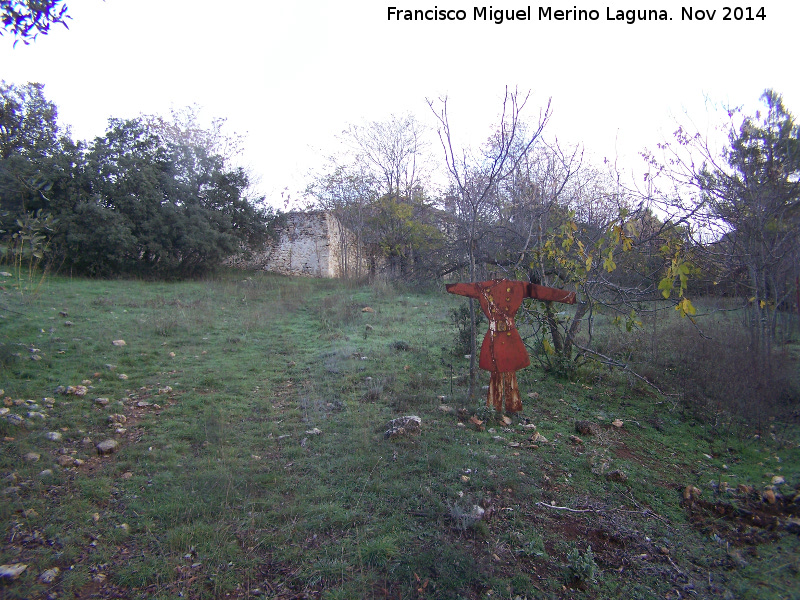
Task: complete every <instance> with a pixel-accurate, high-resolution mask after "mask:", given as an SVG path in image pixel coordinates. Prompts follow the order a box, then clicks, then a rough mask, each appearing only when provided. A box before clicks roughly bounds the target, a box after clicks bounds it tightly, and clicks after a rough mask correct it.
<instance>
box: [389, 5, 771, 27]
mask: <svg viewBox="0 0 800 600" xmlns="http://www.w3.org/2000/svg"><path fill="white" fill-rule="evenodd" d="M387 8H388V11H387V12H388V17H387V18H388V20H389V21H467V20H470V21H484V22H488V23H494V24H496V25H501V24H503V23H508V22H514V21H533V20H538V21H556V22H558V21H615V22H619V23H627V24H628V25H633V24H634V23H641V22H646V21H672V20H673V19H676V20H678V21H684V22H685V21H691V22H700V23H702V22H712V21H764V20H766V12H765V10H764V7H763V6H762V7H753V6H720V7H716V8H713V7H712V8H709V7H705V6H704V7H701V8H698V7H696V6H684V7H681V8H680V13H678V10H677V9H670V10H667V9H663V8H661V9H659V8H635V9H632V8H614V7H611V6H606V7H605V8H604V9H596V8H591V9H588V8H579V7H578V6H577V5H576V6H573V7H572V8H568V9H564V8H554V7H552V6H537V7H533V8H532V7H531V6H526V7H524V8H495V7H494V6H491V5H490V6H474V7H472V8H471V9H463V8H443V7H439V6H438V5H437V6H433V7H432V8H431V7H428V8H402V7H398V6H389V7H387Z"/></svg>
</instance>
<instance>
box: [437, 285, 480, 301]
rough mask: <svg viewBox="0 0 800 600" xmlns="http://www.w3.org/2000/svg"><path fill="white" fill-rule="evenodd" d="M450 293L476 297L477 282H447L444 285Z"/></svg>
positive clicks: (477, 292) (477, 291)
mask: <svg viewBox="0 0 800 600" xmlns="http://www.w3.org/2000/svg"><path fill="white" fill-rule="evenodd" d="M444 287H445V289H447V292H448V293H450V294H458V295H459V296H468V297H470V298H477V297H478V294H479V289H478V284H476V283H448V284H447V285H446V286H444Z"/></svg>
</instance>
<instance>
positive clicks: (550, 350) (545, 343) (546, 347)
mask: <svg viewBox="0 0 800 600" xmlns="http://www.w3.org/2000/svg"><path fill="white" fill-rule="evenodd" d="M543 346H544V351H545V352H547V353H548V354H555V353H556V351H555V350H553V347H552V346H551V345H550V342H549V341H547V338H544V340H543Z"/></svg>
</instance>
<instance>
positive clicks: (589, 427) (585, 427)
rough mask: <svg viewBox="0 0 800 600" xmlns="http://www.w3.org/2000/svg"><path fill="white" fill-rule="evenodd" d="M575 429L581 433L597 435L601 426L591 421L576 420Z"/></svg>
mask: <svg viewBox="0 0 800 600" xmlns="http://www.w3.org/2000/svg"><path fill="white" fill-rule="evenodd" d="M575 431H576V432H578V433H580V434H581V435H595V434H597V433H599V432H600V426H599V425H598V424H597V423H592V422H591V421H575Z"/></svg>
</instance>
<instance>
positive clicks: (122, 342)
mask: <svg viewBox="0 0 800 600" xmlns="http://www.w3.org/2000/svg"><path fill="white" fill-rule="evenodd" d="M111 343H112V344H113V345H114V346H127V345H128V344H126V343H125V340H114V341H113V342H111Z"/></svg>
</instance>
